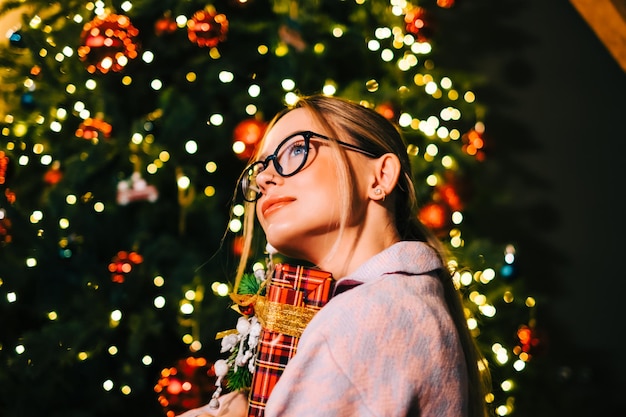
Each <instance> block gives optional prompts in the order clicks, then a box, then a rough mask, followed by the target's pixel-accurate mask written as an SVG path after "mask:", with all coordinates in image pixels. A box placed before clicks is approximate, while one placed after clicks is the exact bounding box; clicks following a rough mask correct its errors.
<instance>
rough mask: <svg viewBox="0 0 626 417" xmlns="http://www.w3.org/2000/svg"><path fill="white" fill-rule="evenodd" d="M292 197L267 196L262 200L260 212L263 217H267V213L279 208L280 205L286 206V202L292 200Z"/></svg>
mask: <svg viewBox="0 0 626 417" xmlns="http://www.w3.org/2000/svg"><path fill="white" fill-rule="evenodd" d="M294 200H295V199H294V198H289V197H279V198H269V199H267V200H265V201H264V202H263V204H262V205H261V213H262V214H263V216H264V217H267V215H268V214H271V213H272V212H274V211H276V210H278V209H280V208H281V207H284V206H286V205H287V204H289V203H291V202H293V201H294Z"/></svg>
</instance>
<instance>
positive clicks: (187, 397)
mask: <svg viewBox="0 0 626 417" xmlns="http://www.w3.org/2000/svg"><path fill="white" fill-rule="evenodd" d="M215 381H216V377H215V370H214V369H213V363H211V362H208V361H207V360H206V359H204V358H193V357H189V358H186V359H181V360H179V361H178V362H177V363H176V365H175V366H172V367H171V368H165V369H163V370H162V371H161V377H160V378H159V381H158V383H157V384H156V385H155V387H154V391H155V392H156V393H157V394H158V401H159V404H161V406H162V407H163V408H164V410H165V414H166V415H167V417H174V416H177V415H179V414H181V413H183V412H185V411H187V410H190V409H192V408H197V407H200V406H201V405H204V404H206V403H208V402H209V400H210V399H211V395H212V393H213V391H215Z"/></svg>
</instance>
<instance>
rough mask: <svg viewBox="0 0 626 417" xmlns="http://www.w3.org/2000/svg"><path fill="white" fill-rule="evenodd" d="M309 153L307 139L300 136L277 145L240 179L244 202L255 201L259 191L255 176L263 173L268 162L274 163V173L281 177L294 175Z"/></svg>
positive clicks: (292, 137)
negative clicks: (271, 152)
mask: <svg viewBox="0 0 626 417" xmlns="http://www.w3.org/2000/svg"><path fill="white" fill-rule="evenodd" d="M308 153H309V137H308V136H306V137H305V136H304V135H302V134H298V135H294V136H291V137H289V138H287V139H285V140H284V141H283V142H281V143H280V145H278V147H277V148H276V151H274V153H273V154H272V155H270V156H268V157H267V158H266V159H265V160H264V161H257V162H255V163H253V164H252V165H250V166H249V167H248V168H247V169H246V171H245V172H244V174H243V176H242V178H241V189H242V191H243V196H244V199H245V200H246V201H256V200H257V199H258V196H259V192H260V189H259V187H258V185H257V182H256V179H257V176H258V175H259V174H260V173H261V172H263V171H264V170H265V169H266V168H267V166H268V165H269V163H270V161H272V162H273V163H274V168H275V169H276V172H277V173H278V174H279V175H280V176H282V177H289V176H291V175H295V174H296V173H297V172H298V171H300V169H302V167H303V166H304V164H305V163H306V160H307V155H308Z"/></svg>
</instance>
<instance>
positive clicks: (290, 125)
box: [259, 108, 324, 155]
mask: <svg viewBox="0 0 626 417" xmlns="http://www.w3.org/2000/svg"><path fill="white" fill-rule="evenodd" d="M305 130H310V131H312V132H316V133H324V132H322V131H321V128H320V127H319V124H317V123H315V120H314V118H313V117H312V116H311V114H310V113H309V112H308V110H306V109H303V108H298V109H294V110H291V111H290V112H288V113H287V114H285V115H284V116H283V117H281V118H280V119H279V120H278V121H277V122H276V123H275V124H274V125H273V126H272V128H271V129H270V131H269V132H268V133H267V136H266V137H265V140H264V141H263V144H262V146H261V149H260V150H259V155H269V154H271V153H272V152H273V151H274V149H276V147H277V146H278V144H279V143H280V142H282V141H283V140H284V139H285V138H286V137H287V136H289V135H291V134H293V133H295V132H302V131H305Z"/></svg>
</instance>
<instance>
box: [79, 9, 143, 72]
mask: <svg viewBox="0 0 626 417" xmlns="http://www.w3.org/2000/svg"><path fill="white" fill-rule="evenodd" d="M138 34H139V31H138V30H137V28H135V27H134V26H133V25H132V23H131V22H130V19H129V18H128V17H127V16H123V15H116V14H110V15H107V16H104V17H101V16H98V17H96V18H95V19H94V20H92V21H91V22H88V23H86V24H85V26H83V32H82V33H81V36H80V40H81V46H80V47H79V48H78V57H79V58H80V60H81V61H82V62H83V63H84V64H85V66H86V68H87V71H88V72H90V73H92V74H93V73H95V72H96V71H100V72H101V73H103V74H106V73H107V72H109V71H115V72H117V71H121V70H122V69H123V68H124V67H125V66H126V64H128V62H129V61H130V60H131V59H134V58H137V55H138V42H137V35H138Z"/></svg>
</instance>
